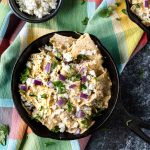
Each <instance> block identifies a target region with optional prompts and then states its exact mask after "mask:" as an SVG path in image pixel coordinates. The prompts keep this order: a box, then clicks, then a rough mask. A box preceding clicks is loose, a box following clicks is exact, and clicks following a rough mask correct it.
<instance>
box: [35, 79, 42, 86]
mask: <svg viewBox="0 0 150 150" xmlns="http://www.w3.org/2000/svg"><path fill="white" fill-rule="evenodd" d="M34 84H35V85H42V84H43V83H42V81H40V80H36V79H35V80H34Z"/></svg>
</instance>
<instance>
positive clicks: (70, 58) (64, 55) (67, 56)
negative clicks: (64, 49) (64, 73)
mask: <svg viewBox="0 0 150 150" xmlns="http://www.w3.org/2000/svg"><path fill="white" fill-rule="evenodd" d="M63 57H64V59H65V60H66V61H67V62H70V61H72V55H71V53H69V52H68V53H64V54H63Z"/></svg>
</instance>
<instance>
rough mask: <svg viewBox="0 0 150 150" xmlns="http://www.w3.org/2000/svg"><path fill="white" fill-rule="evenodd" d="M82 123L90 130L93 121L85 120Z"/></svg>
mask: <svg viewBox="0 0 150 150" xmlns="http://www.w3.org/2000/svg"><path fill="white" fill-rule="evenodd" d="M81 123H82V124H83V125H84V127H85V128H88V127H89V125H90V123H91V121H90V120H88V119H84V120H82V121H81Z"/></svg>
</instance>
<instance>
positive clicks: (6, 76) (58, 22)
mask: <svg viewBox="0 0 150 150" xmlns="http://www.w3.org/2000/svg"><path fill="white" fill-rule="evenodd" d="M120 2H121V3H120V5H119V6H118V7H117V8H116V9H115V11H113V14H112V15H111V17H108V18H102V17H101V15H100V13H101V11H102V10H103V9H104V8H107V7H108V6H110V5H114V4H115V0H104V1H103V2H102V3H101V0H88V1H87V2H85V3H82V2H81V0H64V2H63V5H62V7H61V9H60V11H59V13H58V14H57V16H56V17H54V18H53V19H51V20H49V21H47V22H45V23H40V24H31V23H25V22H23V21H21V20H20V19H18V18H17V17H15V16H14V15H13V13H12V11H11V10H10V8H9V5H8V2H7V0H2V1H1V2H0V54H1V56H0V123H3V124H7V125H9V128H10V132H9V135H8V139H7V142H6V145H5V146H2V145H0V150H16V149H20V150H22V149H23V150H34V149H36V150H46V149H51V150H53V149H55V150H57V149H58V150H60V149H61V150H80V149H81V150H83V149H84V148H85V146H86V144H87V142H88V140H89V137H86V138H83V139H80V140H72V141H56V140H52V139H47V138H41V137H38V136H36V135H35V134H34V133H33V132H32V131H31V129H30V128H29V127H28V126H27V125H26V124H25V123H24V121H23V120H22V119H21V118H20V116H19V115H18V113H17V112H16V109H15V108H14V105H13V100H12V97H11V90H10V83H11V74H12V68H13V66H14V63H15V61H16V59H17V58H18V57H19V55H20V53H21V52H22V51H23V50H24V48H25V47H26V46H27V45H29V44H30V43H31V42H32V41H34V40H35V39H37V38H38V37H40V36H42V35H44V34H47V33H50V32H53V31H60V30H71V31H78V32H88V33H91V34H94V35H95V36H97V37H98V38H99V39H100V40H101V42H102V44H103V45H104V46H105V47H106V48H107V49H108V50H109V51H110V53H111V54H112V56H113V58H114V59H115V62H116V64H117V66H118V70H119V72H120V73H121V71H122V70H123V68H124V66H125V65H126V63H127V62H128V60H129V59H130V57H131V55H132V54H135V52H137V51H138V50H139V49H141V48H142V47H143V46H144V45H145V44H146V42H147V39H146V35H143V31H142V30H141V29H140V28H139V27H138V26H137V25H135V24H134V23H133V22H132V21H130V19H129V18H128V16H127V15H126V14H124V13H123V12H124V11H122V10H123V9H125V2H124V0H121V1H120ZM134 50H135V51H134ZM133 52H134V53H133Z"/></svg>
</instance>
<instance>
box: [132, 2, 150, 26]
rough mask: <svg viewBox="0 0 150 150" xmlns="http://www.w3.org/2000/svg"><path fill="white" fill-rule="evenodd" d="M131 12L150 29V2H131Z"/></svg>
mask: <svg viewBox="0 0 150 150" xmlns="http://www.w3.org/2000/svg"><path fill="white" fill-rule="evenodd" d="M130 3H131V4H132V6H131V10H132V11H133V13H135V14H136V15H137V16H138V17H139V18H140V19H141V20H142V23H143V24H144V25H146V26H148V27H150V0H130Z"/></svg>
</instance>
